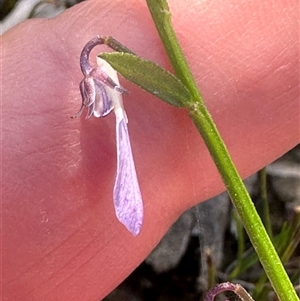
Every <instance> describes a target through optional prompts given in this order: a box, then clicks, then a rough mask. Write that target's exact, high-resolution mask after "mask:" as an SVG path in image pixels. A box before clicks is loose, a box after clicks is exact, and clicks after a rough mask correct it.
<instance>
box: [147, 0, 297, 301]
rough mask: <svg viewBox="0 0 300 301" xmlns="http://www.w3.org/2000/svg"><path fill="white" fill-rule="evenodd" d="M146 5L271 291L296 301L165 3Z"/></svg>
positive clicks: (157, 0) (285, 300)
mask: <svg viewBox="0 0 300 301" xmlns="http://www.w3.org/2000/svg"><path fill="white" fill-rule="evenodd" d="M147 4H148V7H149V10H150V12H151V15H152V18H153V20H154V23H155V25H156V29H157V31H158V33H159V35H160V38H161V40H162V43H163V45H164V47H165V49H166V51H167V54H168V56H169V59H170V61H171V63H172V65H173V68H174V70H175V74H176V75H177V77H178V78H179V79H180V80H181V81H182V82H183V84H184V85H185V86H186V87H187V88H188V89H189V90H190V92H191V94H192V96H193V101H191V102H189V103H187V104H186V107H187V108H188V109H189V115H190V117H191V119H192V120H193V122H194V123H195V125H196V127H197V129H198V131H199V133H200V134H201V136H202V138H203V140H204V142H205V144H206V146H207V148H208V150H209V152H210V154H211V156H212V158H213V160H214V162H215V164H216V166H217V168H218V170H219V172H220V175H221V177H222V179H223V182H224V184H225V186H226V188H227V190H228V193H229V195H230V197H231V200H232V202H233V203H234V205H235V207H236V209H237V211H238V213H239V215H240V217H241V220H242V222H243V224H244V227H245V229H246V231H247V233H248V235H249V237H250V239H251V242H252V244H253V247H254V249H255V250H256V252H257V254H258V257H259V259H260V262H261V263H262V265H263V267H264V270H265V272H266V274H267V275H268V278H269V279H270V282H271V283H272V286H273V288H274V290H275V291H276V293H277V295H278V297H279V299H280V300H281V301H288V300H289V301H298V300H299V299H298V297H297V295H296V292H295V290H294V288H293V285H292V283H291V282H290V280H289V278H288V275H287V273H286V271H285V269H284V268H283V265H282V263H281V261H280V258H279V257H278V254H277V253H276V250H275V248H274V246H273V244H272V242H271V240H270V238H269V236H268V234H267V232H266V230H265V228H264V226H263V223H262V221H261V219H260V217H259V215H258V214H257V212H256V209H255V207H254V205H253V203H252V201H251V198H250V196H249V194H248V192H247V190H246V188H245V185H244V184H243V182H242V179H241V177H240V176H239V174H238V172H237V170H236V168H235V166H234V164H233V162H232V160H231V158H230V155H229V153H228V151H227V149H226V146H225V144H224V142H223V140H222V139H221V137H220V135H219V132H218V131H217V128H216V126H215V124H214V122H213V120H212V117H211V116H210V114H209V112H208V110H207V108H206V106H205V104H204V102H203V100H202V98H201V95H200V93H199V91H198V87H197V85H196V82H195V80H194V78H193V76H192V74H191V72H190V69H189V67H188V64H187V62H186V59H185V57H184V54H183V52H182V50H181V47H180V45H179V43H178V40H177V37H176V34H175V32H174V30H173V27H172V25H171V14H170V11H169V7H168V4H167V2H166V0H147Z"/></svg>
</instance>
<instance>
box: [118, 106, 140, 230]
mask: <svg viewBox="0 0 300 301" xmlns="http://www.w3.org/2000/svg"><path fill="white" fill-rule="evenodd" d="M115 113H116V132H117V156H118V157H117V165H118V167H117V176H116V182H115V186H114V193H113V195H114V205H115V211H116V216H117V218H118V220H119V221H120V222H121V223H123V224H124V225H125V227H126V228H127V229H128V230H129V231H130V232H131V233H132V234H133V235H138V234H139V232H140V230H141V227H142V223H143V214H144V213H143V201H142V196H141V191H140V187H139V183H138V179H137V175H136V170H135V165H134V161H133V156H132V150H131V145H130V140H129V134H128V128H127V123H126V120H125V115H124V113H125V112H124V111H123V109H122V108H119V109H118V110H116V111H115Z"/></svg>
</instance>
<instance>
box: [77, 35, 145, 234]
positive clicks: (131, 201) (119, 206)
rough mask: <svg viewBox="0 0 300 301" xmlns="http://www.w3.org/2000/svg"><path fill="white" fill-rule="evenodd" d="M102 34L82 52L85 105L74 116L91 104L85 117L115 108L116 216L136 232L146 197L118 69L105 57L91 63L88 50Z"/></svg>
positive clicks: (141, 220) (98, 42)
mask: <svg viewBox="0 0 300 301" xmlns="http://www.w3.org/2000/svg"><path fill="white" fill-rule="evenodd" d="M103 43H104V40H103V38H101V37H100V36H97V37H95V38H94V39H92V40H91V41H89V42H88V43H87V44H86V45H85V47H84V48H83V50H82V52H81V56H80V66H81V71H82V73H83V75H84V79H83V80H82V81H81V83H80V93H81V96H82V105H81V108H80V109H79V111H78V112H77V113H76V115H75V116H74V118H76V117H78V116H80V115H81V113H82V112H83V110H84V108H85V107H87V108H88V113H87V116H86V118H90V117H91V116H92V115H94V116H95V117H101V116H106V115H107V114H109V113H110V112H111V111H112V110H113V109H114V112H115V115H116V139H117V176H116V181H115V185H114V191H113V199H114V206H115V211H116V216H117V218H118V219H119V221H120V222H121V223H123V224H124V225H125V226H126V228H127V229H128V230H129V231H130V232H131V233H132V234H133V235H138V234H139V232H140V230H141V226H142V222H143V201H142V196H141V191H140V187H139V183H138V179H137V175H136V170H135V165H134V160H133V155H132V150H131V144H130V139H129V134H128V128H127V122H128V119H127V115H126V112H125V110H124V106H123V99H122V93H126V92H127V91H126V90H125V89H124V88H122V87H121V86H120V83H119V79H118V75H117V72H116V71H115V70H114V69H113V68H112V67H111V66H110V65H109V64H108V63H107V62H106V61H104V60H102V59H100V58H97V67H95V68H92V67H91V66H90V64H89V54H90V51H91V50H92V48H94V47H95V46H96V45H100V44H103Z"/></svg>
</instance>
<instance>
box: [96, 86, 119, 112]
mask: <svg viewBox="0 0 300 301" xmlns="http://www.w3.org/2000/svg"><path fill="white" fill-rule="evenodd" d="M94 82H95V88H96V99H95V107H94V116H95V117H101V116H106V115H107V114H109V113H110V112H111V110H112V109H113V108H114V103H113V100H112V97H111V95H110V93H109V91H108V89H109V88H107V87H105V86H104V85H103V84H102V83H101V82H98V81H97V80H94Z"/></svg>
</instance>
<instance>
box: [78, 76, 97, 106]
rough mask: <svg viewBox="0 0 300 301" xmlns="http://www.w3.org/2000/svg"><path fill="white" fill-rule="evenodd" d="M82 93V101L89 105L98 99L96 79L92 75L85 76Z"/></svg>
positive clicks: (81, 86)
mask: <svg viewBox="0 0 300 301" xmlns="http://www.w3.org/2000/svg"><path fill="white" fill-rule="evenodd" d="M80 93H81V96H82V103H83V105H84V106H86V107H88V106H90V105H91V104H92V103H93V102H95V99H96V87H95V83H94V80H93V79H92V78H91V77H85V78H84V79H83V80H82V82H81V83H80Z"/></svg>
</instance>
